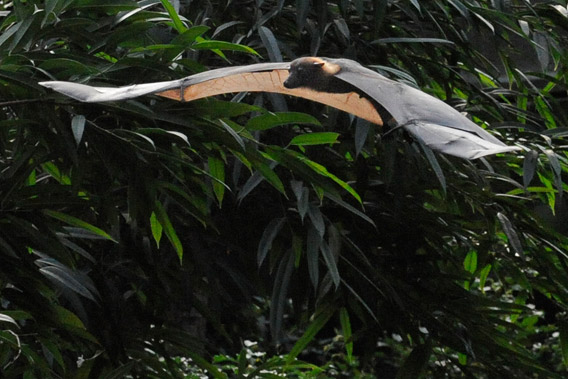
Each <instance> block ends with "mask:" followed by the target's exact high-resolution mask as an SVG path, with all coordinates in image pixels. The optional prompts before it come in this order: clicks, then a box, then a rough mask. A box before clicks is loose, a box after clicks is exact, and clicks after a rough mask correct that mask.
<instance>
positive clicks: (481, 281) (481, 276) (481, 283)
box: [479, 264, 491, 292]
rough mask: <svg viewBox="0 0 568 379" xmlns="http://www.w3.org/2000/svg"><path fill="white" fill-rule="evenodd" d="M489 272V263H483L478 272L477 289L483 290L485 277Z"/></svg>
mask: <svg viewBox="0 0 568 379" xmlns="http://www.w3.org/2000/svg"><path fill="white" fill-rule="evenodd" d="M490 272H491V264H487V265H485V267H483V268H482V269H481V271H480V272H479V289H480V291H481V292H485V289H484V288H485V282H486V281H487V277H488V276H489V273H490Z"/></svg>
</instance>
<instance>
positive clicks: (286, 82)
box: [283, 78, 297, 89]
mask: <svg viewBox="0 0 568 379" xmlns="http://www.w3.org/2000/svg"><path fill="white" fill-rule="evenodd" d="M283 84H284V87H286V88H288V89H292V88H296V87H297V85H294V84H295V83H294V81H293V80H290V78H288V79H286V80H284V83H283Z"/></svg>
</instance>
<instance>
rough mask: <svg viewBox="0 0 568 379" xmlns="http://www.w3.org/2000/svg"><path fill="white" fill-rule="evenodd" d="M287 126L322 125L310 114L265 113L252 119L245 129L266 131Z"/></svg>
mask: <svg viewBox="0 0 568 379" xmlns="http://www.w3.org/2000/svg"><path fill="white" fill-rule="evenodd" d="M287 124H312V125H320V123H319V121H318V120H317V119H316V118H315V117H313V116H310V115H308V114H305V113H299V112H276V113H270V112H269V113H265V114H262V115H260V116H256V117H253V118H251V119H250V120H249V121H248V122H247V124H246V125H245V127H246V128H247V129H248V130H266V129H271V128H274V127H276V126H281V125H287Z"/></svg>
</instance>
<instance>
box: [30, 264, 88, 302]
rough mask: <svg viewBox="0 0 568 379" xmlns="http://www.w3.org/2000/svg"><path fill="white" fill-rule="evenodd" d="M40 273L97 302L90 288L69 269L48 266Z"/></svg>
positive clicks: (41, 269)
mask: <svg viewBox="0 0 568 379" xmlns="http://www.w3.org/2000/svg"><path fill="white" fill-rule="evenodd" d="M39 271H40V272H41V273H42V274H43V275H45V276H46V277H48V278H50V279H52V280H54V281H55V282H57V283H58V284H61V285H63V286H64V287H65V288H68V289H70V290H71V291H73V292H75V293H78V294H79V295H81V296H84V297H86V298H87V299H89V300H92V301H96V300H95V298H94V297H93V294H92V293H91V291H90V290H89V288H88V287H86V286H85V285H83V283H81V282H80V281H79V280H78V278H76V277H75V275H73V273H72V272H71V271H70V270H69V269H64V268H63V267H61V266H46V267H42V268H40V269H39Z"/></svg>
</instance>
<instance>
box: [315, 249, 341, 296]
mask: <svg viewBox="0 0 568 379" xmlns="http://www.w3.org/2000/svg"><path fill="white" fill-rule="evenodd" d="M320 251H321V254H322V256H323V260H324V262H325V265H326V266H327V269H328V272H329V274H330V275H331V279H332V280H333V284H334V285H335V288H336V289H337V288H339V284H340V283H341V277H340V276H339V271H338V270H337V262H336V258H335V257H334V256H333V254H332V252H331V249H330V248H329V245H328V244H327V243H326V242H325V241H323V242H322V243H321V246H320Z"/></svg>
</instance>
